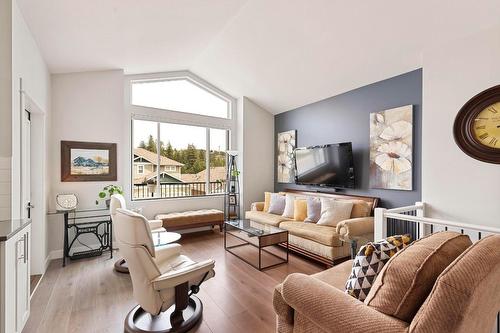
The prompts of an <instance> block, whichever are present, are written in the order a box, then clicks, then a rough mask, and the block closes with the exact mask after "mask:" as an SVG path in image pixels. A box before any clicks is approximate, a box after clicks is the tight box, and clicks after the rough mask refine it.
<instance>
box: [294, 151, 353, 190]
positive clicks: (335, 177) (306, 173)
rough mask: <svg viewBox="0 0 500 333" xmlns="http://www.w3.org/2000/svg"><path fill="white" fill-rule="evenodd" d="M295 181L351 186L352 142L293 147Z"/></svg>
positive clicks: (306, 183) (298, 182)
mask: <svg viewBox="0 0 500 333" xmlns="http://www.w3.org/2000/svg"><path fill="white" fill-rule="evenodd" d="M295 183H297V184H303V185H321V186H329V187H339V188H340V187H346V188H353V187H354V165H353V158H352V144H351V143H350V142H344V143H337V144H330V145H325V146H315V147H307V148H297V149H295Z"/></svg>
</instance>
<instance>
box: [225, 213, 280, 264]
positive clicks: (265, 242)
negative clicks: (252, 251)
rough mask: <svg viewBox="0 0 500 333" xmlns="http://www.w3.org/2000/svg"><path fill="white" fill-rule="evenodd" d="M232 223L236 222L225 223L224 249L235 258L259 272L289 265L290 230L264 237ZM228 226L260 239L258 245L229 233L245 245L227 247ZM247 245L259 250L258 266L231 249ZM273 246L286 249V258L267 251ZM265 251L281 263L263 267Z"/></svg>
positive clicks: (264, 235)
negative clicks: (263, 253) (267, 248)
mask: <svg viewBox="0 0 500 333" xmlns="http://www.w3.org/2000/svg"><path fill="white" fill-rule="evenodd" d="M231 222H234V221H225V222H224V249H225V250H226V251H227V252H229V253H231V254H232V255H234V256H235V257H237V258H238V259H240V260H243V261H244V262H246V263H247V264H249V265H250V266H252V267H254V268H256V269H258V270H259V271H263V270H265V269H269V268H272V267H276V266H278V265H282V264H286V263H288V252H289V251H288V250H289V247H288V230H283V231H280V232H274V233H271V234H262V235H259V234H253V233H251V232H249V231H246V230H245V229H241V228H238V227H236V226H235V225H234V224H231ZM228 226H229V227H233V228H234V229H235V230H238V231H242V232H245V233H246V234H247V235H248V236H249V237H256V238H257V239H258V243H257V244H253V243H251V242H248V241H247V240H246V239H244V238H241V237H238V236H237V235H235V234H234V233H230V232H229V235H231V236H233V237H235V238H238V239H239V240H241V241H243V242H244V243H242V244H237V245H231V246H228V245H227V234H228V230H227V229H228ZM276 229H279V228H276ZM285 244H286V245H285ZM246 245H251V246H253V247H256V248H257V249H258V250H259V264H258V265H255V264H254V263H252V262H250V261H248V260H246V259H245V258H243V257H241V256H240V255H238V254H236V253H235V252H234V251H232V250H231V249H234V248H236V247H241V246H246ZM273 245H281V246H278V248H281V249H286V258H284V257H280V256H278V255H276V254H274V253H272V252H269V251H268V250H266V249H265V248H266V247H268V246H273ZM263 251H264V252H266V253H268V254H270V255H272V256H273V257H275V258H278V259H280V262H278V263H275V264H271V265H267V266H262V252H263Z"/></svg>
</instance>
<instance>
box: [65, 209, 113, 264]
mask: <svg viewBox="0 0 500 333" xmlns="http://www.w3.org/2000/svg"><path fill="white" fill-rule="evenodd" d="M61 213H63V214H64V246H63V267H64V266H66V258H70V259H72V260H74V259H81V258H89V257H95V256H100V255H102V253H103V252H104V251H106V250H109V252H110V258H113V250H112V249H113V225H112V224H111V216H110V215H109V209H104V208H101V209H87V210H68V211H61ZM70 230H74V237H73V238H72V239H71V240H70V236H69V233H70ZM84 234H93V235H95V236H96V238H97V240H98V241H99V243H100V246H99V247H98V248H94V249H89V250H85V251H78V252H73V253H72V254H71V253H70V252H71V248H72V247H73V244H74V243H75V241H76V240H77V239H78V237H80V236H81V235H84Z"/></svg>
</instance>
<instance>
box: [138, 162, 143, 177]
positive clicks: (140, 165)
mask: <svg viewBox="0 0 500 333" xmlns="http://www.w3.org/2000/svg"><path fill="white" fill-rule="evenodd" d="M141 167H142V168H141ZM141 169H142V170H141ZM137 174H138V175H143V174H144V164H137Z"/></svg>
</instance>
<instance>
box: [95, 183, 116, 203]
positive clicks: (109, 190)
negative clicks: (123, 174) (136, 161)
mask: <svg viewBox="0 0 500 333" xmlns="http://www.w3.org/2000/svg"><path fill="white" fill-rule="evenodd" d="M115 193H118V194H123V189H122V188H121V186H118V185H107V186H104V187H103V189H102V190H101V191H100V192H99V194H98V196H99V199H97V200H96V201H95V204H96V205H98V204H99V200H103V199H106V207H107V208H109V203H110V202H111V196H112V195H113V194H115Z"/></svg>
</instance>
